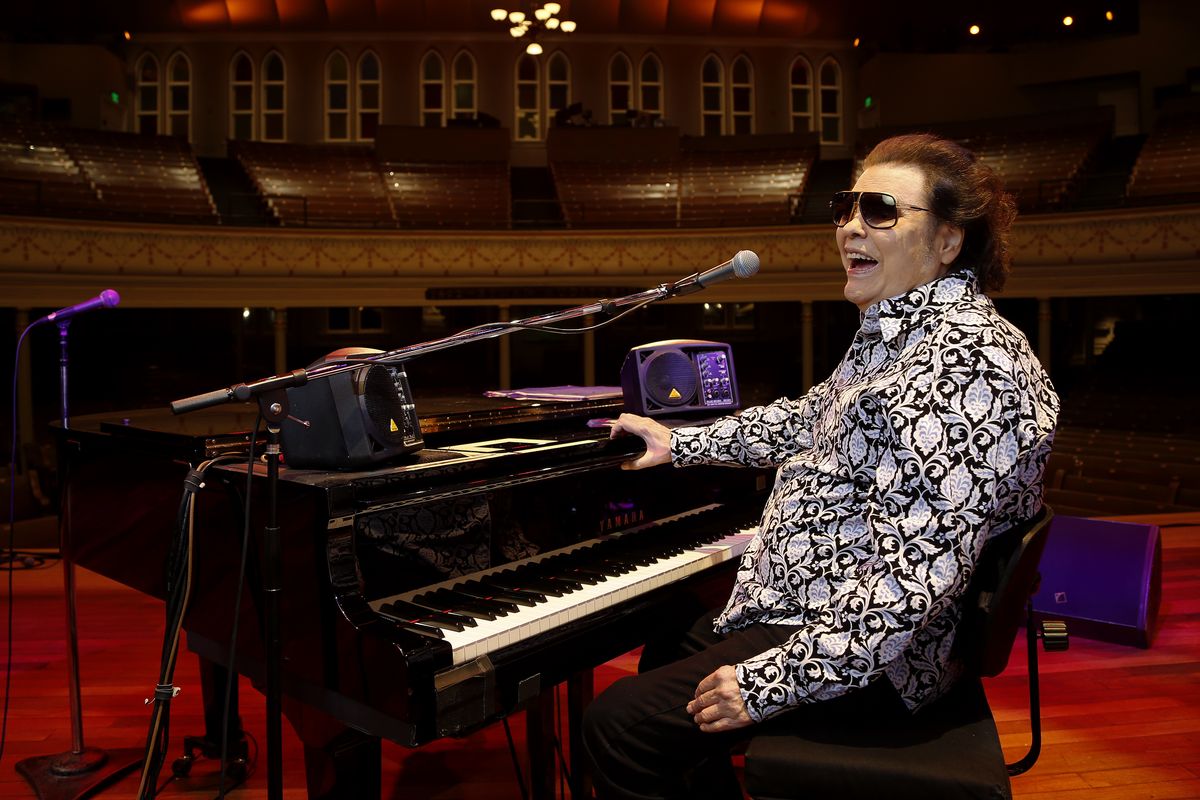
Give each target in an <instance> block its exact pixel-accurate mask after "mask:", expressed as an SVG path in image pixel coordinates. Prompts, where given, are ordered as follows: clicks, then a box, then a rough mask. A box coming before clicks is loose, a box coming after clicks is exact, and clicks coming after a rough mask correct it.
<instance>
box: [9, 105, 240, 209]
mask: <svg viewBox="0 0 1200 800" xmlns="http://www.w3.org/2000/svg"><path fill="white" fill-rule="evenodd" d="M0 185H2V186H3V187H4V192H3V195H2V196H3V199H0V211H3V212H4V213H11V214H30V213H32V214H45V215H49V216H62V217H82V218H89V219H124V220H135V221H146V222H172V223H187V224H208V223H215V222H217V213H216V207H215V206H214V205H213V200H212V196H211V195H210V194H209V191H208V187H207V186H206V184H205V181H204V178H203V176H202V174H201V172H200V169H199V167H198V165H197V163H196V158H195V156H194V155H193V153H192V150H191V147H190V146H189V145H188V143H187V142H186V141H184V140H182V139H177V138H175V137H171V136H143V135H140V134H133V133H119V132H114V131H94V130H86V129H83V128H60V127H55V126H51V125H43V124H37V123H6V124H3V125H0Z"/></svg>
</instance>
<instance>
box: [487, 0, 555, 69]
mask: <svg viewBox="0 0 1200 800" xmlns="http://www.w3.org/2000/svg"><path fill="white" fill-rule="evenodd" d="M560 11H562V6H561V5H559V4H558V3H546V4H544V5H542V6H540V7H538V8H535V9H534V10H533V15H532V16H530V15H528V14H526V13H525V12H524V11H508V10H506V9H503V8H493V9H492V19H494V20H495V21H496V22H503V23H505V24H507V25H509V28H508V32H509V34H510V35H511V36H512V37H513V38H514V39H522V38H526V37H528V39H529V44H527V45H525V52H526V53H528V54H529V55H531V56H536V55H540V54H541V52H542V46H541V45H540V44H539V43H538V41H537V40H538V36H539V35H540V34H542V33H543V32H545V31H558V32H561V33H571V32H572V31H574V30H575V22H574V21H573V20H569V19H560V18H559V16H558V14H559V12H560Z"/></svg>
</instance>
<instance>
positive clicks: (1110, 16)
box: [1104, 11, 1113, 22]
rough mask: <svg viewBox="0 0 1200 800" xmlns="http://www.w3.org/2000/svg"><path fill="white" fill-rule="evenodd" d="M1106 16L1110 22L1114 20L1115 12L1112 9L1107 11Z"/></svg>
mask: <svg viewBox="0 0 1200 800" xmlns="http://www.w3.org/2000/svg"><path fill="white" fill-rule="evenodd" d="M1104 18H1105V19H1106V20H1108V21H1109V22H1112V21H1113V13H1112V12H1111V11H1105V12H1104Z"/></svg>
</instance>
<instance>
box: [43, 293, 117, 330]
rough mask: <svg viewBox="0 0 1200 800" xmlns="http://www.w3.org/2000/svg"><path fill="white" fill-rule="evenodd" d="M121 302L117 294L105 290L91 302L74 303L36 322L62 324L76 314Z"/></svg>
mask: <svg viewBox="0 0 1200 800" xmlns="http://www.w3.org/2000/svg"><path fill="white" fill-rule="evenodd" d="M120 302H121V295H119V294H117V293H116V292H115V291H114V290H112V289H105V290H104V291H103V292H101V293H100V294H98V295H96V296H95V297H93V298H92V299H91V300H84V301H83V302H82V303H76V304H75V305H73V306H67V307H66V308H60V309H59V310H58V311H55V312H54V313H53V314H47V315H46V316H44V317H42V318H41V319H39V320H38V322H63V321H64V320H68V319H70V318H71V317H73V316H75V315H76V314H82V313H83V312H85V311H91V310H92V309H95V308H112V307H113V306H115V305H117V304H118V303H120Z"/></svg>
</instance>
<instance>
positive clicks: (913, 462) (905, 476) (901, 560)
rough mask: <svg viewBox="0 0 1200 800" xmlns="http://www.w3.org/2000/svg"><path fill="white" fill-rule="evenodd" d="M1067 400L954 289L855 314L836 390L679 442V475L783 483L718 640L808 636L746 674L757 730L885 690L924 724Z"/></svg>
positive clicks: (952, 279) (746, 696) (978, 299)
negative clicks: (921, 712)
mask: <svg viewBox="0 0 1200 800" xmlns="http://www.w3.org/2000/svg"><path fill="white" fill-rule="evenodd" d="M1057 416H1058V397H1057V395H1056V394H1055V392H1054V388H1053V387H1052V386H1051V384H1050V380H1049V378H1048V377H1047V376H1046V373H1045V372H1044V371H1043V370H1042V367H1041V365H1040V364H1039V363H1038V360H1037V358H1035V357H1034V355H1033V352H1032V351H1031V349H1030V347H1029V342H1028V341H1027V340H1026V338H1025V336H1024V335H1023V334H1022V333H1021V332H1020V331H1019V330H1017V329H1016V328H1015V327H1014V326H1013V325H1011V324H1010V323H1009V322H1007V321H1006V320H1005V319H1004V318H1002V317H1001V316H1000V315H999V314H998V313H997V312H996V309H995V307H994V306H993V305H992V302H991V300H989V299H988V298H987V297H986V296H985V295H983V294H980V293H978V291H977V289H976V283H975V279H974V276H973V275H971V274H970V273H967V272H953V273H951V274H949V275H946V276H944V277H942V278H939V279H937V280H934V281H932V282H930V283H927V284H925V285H923V286H918V287H917V288H915V289H912V290H911V291H909V292H906V293H905V294H902V295H899V296H896V297H892V298H889V299H887V300H883V301H880V302H879V303H876V304H875V305H873V306H871V307H869V308H868V309H867V310H866V311H865V312H864V313H863V315H862V325H861V327H860V328H859V330H858V332H857V334H856V335H855V337H854V341H853V343H852V344H851V345H850V350H849V351H848V352H847V353H846V356H845V357H844V358H843V359H842V362H841V364H840V365H839V366H838V367H837V369H836V370H834V373H833V375H832V376H831V377H830V378H829V379H827V380H826V381H824V382H823V383H821V384H819V385H818V386H816V387H814V388H813V389H812V390H811V391H810V392H808V393H807V394H806V395H805V396H804V397H802V398H800V399H799V400H788V399H781V400H777V401H776V402H774V403H771V404H770V405H766V406H760V407H757V408H751V409H747V410H746V411H744V412H743V413H741V414H740V415H738V416H733V417H727V418H724V419H721V420H718V421H716V422H714V423H713V424H711V425H709V426H707V427H703V428H696V427H689V428H678V429H676V430H675V431H673V432H672V435H671V460H672V462H673V463H674V464H675V465H677V466H683V465H691V464H702V463H732V464H745V465H750V466H760V467H762V466H778V471H777V473H776V478H775V487H774V489H773V491H772V493H771V495H770V497H769V498H768V500H767V504H766V508H765V509H764V511H763V515H762V522H761V525H760V528H759V534H758V536H756V537H755V538H754V540H753V541H752V543H751V544H750V546H749V547H748V548H747V550H746V552H745V554H744V555H743V556H742V560H741V563H740V564H739V567H738V573H737V582H736V585H735V587H734V590H733V594H732V596H731V597H730V599H729V603H728V605H727V606H726V607H725V610H724V612H723V613H722V614H721V615H720V616H719V617H718V618H717V620H716V628H717V630H719V631H729V630H733V629H737V628H740V627H744V626H747V625H750V624H753V623H773V624H787V625H798V626H801V627H800V630H798V631H797V632H796V633H795V634H793V635H792V636H791V638H790V639H788V641H787V642H786V643H785V644H783V645H781V646H780V647H777V648H773V649H771V650H767V651H766V652H764V653H761V654H759V655H758V656H755V657H754V658H751V659H749V660H747V661H744V662H742V663H741V664H738V665H736V668H737V678H738V684H739V685H740V686H741V690H742V697H743V700H744V701H745V704H746V710H747V712H748V713H749V714H750V716H751V718H753V719H754V720H756V721H761V720H764V719H767V718H768V717H771V716H773V715H775V714H777V713H779V712H781V711H784V710H786V709H788V708H791V707H793V706H796V705H799V704H801V703H806V702H813V701H820V700H828V699H831V698H833V697H836V696H838V695H840V694H843V693H845V692H846V691H848V690H850V689H853V688H857V687H862V686H865V685H866V684H867V682H868V681H870V680H871V679H872V678H874V677H876V676H878V675H879V674H880V673H886V675H887V677H888V678H889V679H890V680H891V682H892V684H893V685H894V686H895V687H896V689H897V691H898V692H899V694H900V696H901V697H902V698H903V699H904V702H905V703H906V705H908V707H909V708H911V709H916V708H919V707H920V706H922V705H924V704H925V703H927V702H929V701H930V700H933V699H935V698H936V697H938V696H940V695H941V694H942V693H944V692H945V690H946V689H948V688H949V686H950V684H951V683H952V682H953V680H954V679H955V678H956V677H957V676H958V674H959V672H960V667H959V665H958V664H957V663H956V662H955V661H954V660H952V659H951V656H950V649H951V646H952V644H953V641H954V631H955V627H956V625H957V623H958V620H959V619H960V617H961V597H962V594H963V592H964V590H965V589H966V584H967V581H968V579H969V578H970V574H971V571H972V569H973V567H974V564H975V562H976V560H977V559H978V557H979V553H980V551H981V550H982V548H983V544H984V542H985V541H986V540H987V539H988V538H990V537H991V536H993V535H995V534H998V533H1001V532H1003V531H1004V530H1007V529H1008V528H1009V527H1011V526H1012V525H1013V524H1015V523H1017V522H1020V521H1022V520H1025V519H1027V518H1029V517H1032V516H1033V515H1034V514H1036V513H1037V512H1038V511H1039V510H1040V509H1041V505H1042V470H1043V468H1044V466H1045V462H1046V457H1047V455H1048V454H1049V452H1050V445H1051V440H1052V438H1053V435H1054V425H1055V421H1056V419H1057Z"/></svg>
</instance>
